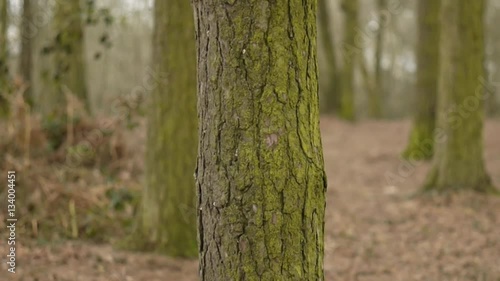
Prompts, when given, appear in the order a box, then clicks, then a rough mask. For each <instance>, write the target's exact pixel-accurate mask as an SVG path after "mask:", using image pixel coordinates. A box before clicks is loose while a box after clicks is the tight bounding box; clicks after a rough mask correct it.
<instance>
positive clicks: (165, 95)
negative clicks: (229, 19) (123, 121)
mask: <svg viewBox="0 0 500 281" xmlns="http://www.w3.org/2000/svg"><path fill="white" fill-rule="evenodd" d="M154 11H155V12H154V13H155V29H154V40H153V41H154V43H153V58H154V60H153V61H154V63H155V64H157V65H156V66H157V67H156V68H155V72H156V75H157V76H159V77H162V79H163V78H165V80H160V81H158V82H159V84H158V85H157V87H155V89H154V90H153V92H152V95H151V100H150V103H151V104H150V106H149V107H148V109H149V115H148V117H149V127H148V142H147V144H148V146H147V163H146V165H147V166H146V180H147V185H146V189H145V190H144V195H143V202H142V205H143V208H142V217H141V226H142V227H141V229H140V230H141V231H142V234H141V236H142V237H143V238H142V239H141V240H143V241H146V242H147V243H148V244H149V245H148V246H149V247H153V248H154V249H156V250H157V251H159V252H162V253H165V254H168V255H170V256H182V257H192V256H196V255H197V254H198V251H197V246H196V239H197V236H196V230H197V228H196V191H195V184H194V179H193V173H194V170H195V165H196V152H197V145H198V139H197V120H196V116H197V114H196V50H195V45H196V44H195V34H194V20H193V12H192V9H191V6H190V3H189V2H188V1H185V0H168V1H164V0H157V1H155V8H154Z"/></svg>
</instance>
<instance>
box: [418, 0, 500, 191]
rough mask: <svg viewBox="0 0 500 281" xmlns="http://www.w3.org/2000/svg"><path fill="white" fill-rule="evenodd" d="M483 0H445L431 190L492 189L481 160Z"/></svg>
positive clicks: (430, 179)
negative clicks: (436, 132) (436, 131)
mask: <svg viewBox="0 0 500 281" xmlns="http://www.w3.org/2000/svg"><path fill="white" fill-rule="evenodd" d="M484 3H485V2H484V0H477V1H468V0H443V6H442V9H443V10H442V21H441V25H442V28H443V29H442V33H441V44H442V46H441V66H440V68H441V69H440V76H439V94H440V96H439V100H438V110H439V115H438V123H437V130H438V134H437V135H438V137H437V139H436V140H437V142H436V153H435V161H434V166H433V169H432V170H431V172H430V174H429V177H428V182H427V184H426V186H425V188H426V189H427V190H437V191H441V192H442V191H448V190H475V191H480V192H491V191H494V188H493V187H492V184H491V180H490V177H489V176H488V174H487V172H486V169H485V163H484V160H483V153H484V151H483V137H482V133H483V120H484V100H485V99H486V98H487V93H486V91H485V89H484V83H485V76H484V74H485V71H484V66H483V61H484V34H483V28H484V26H483V19H484V18H483V15H484Z"/></svg>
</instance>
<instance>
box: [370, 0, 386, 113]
mask: <svg viewBox="0 0 500 281" xmlns="http://www.w3.org/2000/svg"><path fill="white" fill-rule="evenodd" d="M377 8H378V13H379V18H378V24H379V26H378V33H377V39H376V43H375V45H376V46H375V88H374V90H373V92H370V93H369V94H370V96H369V108H370V116H371V117H372V118H381V117H382V97H383V94H384V85H383V82H384V79H383V72H382V55H383V50H384V39H385V25H386V23H384V22H383V21H384V19H383V14H384V13H385V12H386V10H387V3H386V0H378V1H377Z"/></svg>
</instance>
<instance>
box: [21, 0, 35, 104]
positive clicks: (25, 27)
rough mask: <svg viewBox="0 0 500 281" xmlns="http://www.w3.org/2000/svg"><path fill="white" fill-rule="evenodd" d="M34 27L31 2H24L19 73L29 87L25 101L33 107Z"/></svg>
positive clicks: (29, 0) (26, 0)
mask: <svg viewBox="0 0 500 281" xmlns="http://www.w3.org/2000/svg"><path fill="white" fill-rule="evenodd" d="M32 27H33V11H32V7H31V0H23V16H22V22H21V54H20V58H19V73H20V75H21V77H22V78H23V81H24V83H27V84H28V85H29V86H28V88H27V89H26V92H25V93H24V94H25V95H24V96H25V100H26V101H27V102H28V103H29V104H30V105H33V91H32V90H31V88H32V87H33V85H32V82H33V79H32V75H31V73H32V69H33V53H32V52H33V51H32V41H33V38H34V34H33V33H32V32H34V30H31V29H30V28H32Z"/></svg>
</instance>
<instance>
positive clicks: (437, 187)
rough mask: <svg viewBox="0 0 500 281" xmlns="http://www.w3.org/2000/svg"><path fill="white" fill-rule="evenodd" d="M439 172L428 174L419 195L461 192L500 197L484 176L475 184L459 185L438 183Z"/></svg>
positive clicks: (498, 191)
mask: <svg viewBox="0 0 500 281" xmlns="http://www.w3.org/2000/svg"><path fill="white" fill-rule="evenodd" d="M438 180H439V172H438V171H437V169H434V170H433V171H431V173H430V174H429V178H428V180H427V182H426V183H425V184H424V186H423V187H422V189H421V190H420V193H423V194H429V193H431V194H432V193H433V194H449V193H456V192H461V191H473V192H477V193H481V194H486V195H497V196H500V190H498V189H497V188H496V187H495V186H493V184H492V183H491V179H490V178H489V177H488V176H487V175H485V176H484V179H483V180H478V181H477V183H475V184H466V185H465V184H460V183H445V184H443V183H438Z"/></svg>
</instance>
